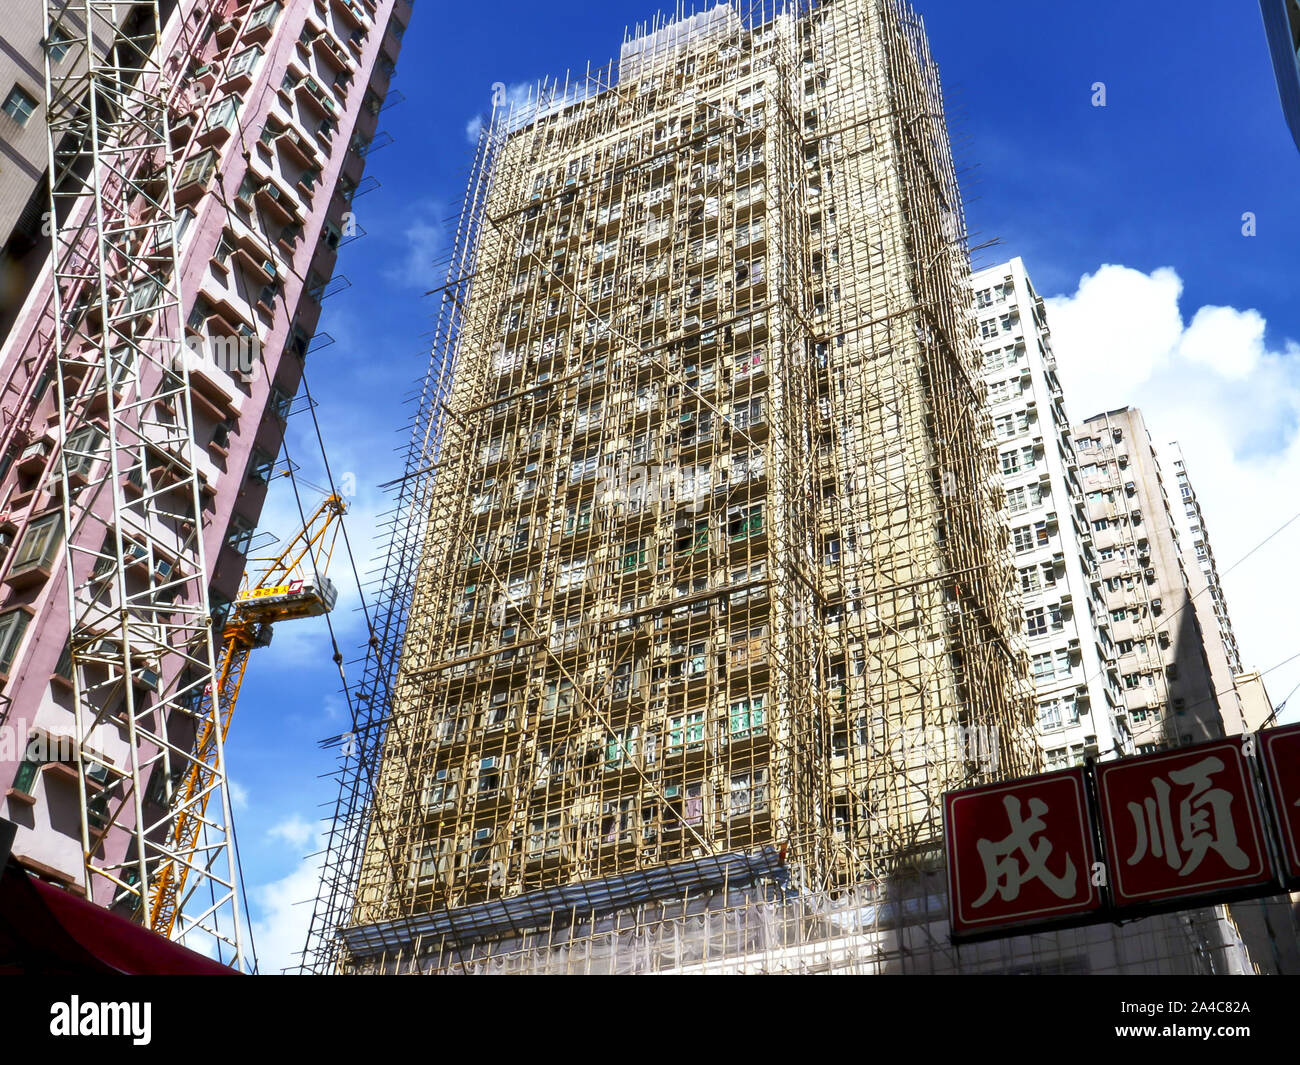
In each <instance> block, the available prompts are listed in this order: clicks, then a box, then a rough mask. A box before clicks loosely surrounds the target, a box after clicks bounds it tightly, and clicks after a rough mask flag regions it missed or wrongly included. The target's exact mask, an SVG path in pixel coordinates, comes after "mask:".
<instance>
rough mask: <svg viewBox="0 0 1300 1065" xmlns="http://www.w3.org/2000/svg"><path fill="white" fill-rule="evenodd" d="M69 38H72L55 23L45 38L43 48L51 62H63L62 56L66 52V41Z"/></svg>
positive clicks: (67, 46) (69, 39)
mask: <svg viewBox="0 0 1300 1065" xmlns="http://www.w3.org/2000/svg"><path fill="white" fill-rule="evenodd" d="M71 40H72V38H71V37H69V36H68V35H67V33H66V32H64V29H63V27H62V26H59V25H57V24H56V25H55V26H54V28H53V29H51V30H50V35H49V37H47V38H46V39H45V50H46V51H47V52H48V53H49V55H50V62H51V63H61V62H63V57H64V56H65V55H67V54H68V48H69V45H68V43H67V42H69V41H71Z"/></svg>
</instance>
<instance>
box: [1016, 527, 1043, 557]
mask: <svg viewBox="0 0 1300 1065" xmlns="http://www.w3.org/2000/svg"><path fill="white" fill-rule="evenodd" d="M1011 540H1012V543H1013V544H1014V545H1015V549H1016V551H1017V552H1021V551H1032V550H1033V549H1034V547H1035V546H1036V544H1037V541H1036V539H1035V537H1034V527H1033V526H1032V525H1021V526H1020V527H1019V528H1018V529H1013V530H1012V531H1011Z"/></svg>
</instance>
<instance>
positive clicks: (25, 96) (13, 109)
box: [4, 85, 36, 126]
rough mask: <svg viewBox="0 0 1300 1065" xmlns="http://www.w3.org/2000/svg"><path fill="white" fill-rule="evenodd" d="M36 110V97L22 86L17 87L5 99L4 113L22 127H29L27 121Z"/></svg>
mask: <svg viewBox="0 0 1300 1065" xmlns="http://www.w3.org/2000/svg"><path fill="white" fill-rule="evenodd" d="M35 110H36V97H35V96H33V95H32V94H31V93H29V92H28V91H27V90H26V89H24V88H23V87H22V86H21V85H15V86H14V87H13V88H12V89H10V90H9V95H8V96H6V97H5V102H4V112H5V114H6V115H8V116H9V117H10V118H12V119H13V120H14V121H15V122H17V123H18V124H19V125H20V126H25V125H27V120H28V119H29V118H31V117H32V114H33V112H35Z"/></svg>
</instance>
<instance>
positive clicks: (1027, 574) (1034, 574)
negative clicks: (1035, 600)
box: [1020, 566, 1043, 592]
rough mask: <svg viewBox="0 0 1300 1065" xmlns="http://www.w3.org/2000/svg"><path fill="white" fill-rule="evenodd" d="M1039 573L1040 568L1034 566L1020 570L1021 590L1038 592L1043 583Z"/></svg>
mask: <svg viewBox="0 0 1300 1065" xmlns="http://www.w3.org/2000/svg"><path fill="white" fill-rule="evenodd" d="M1038 573H1039V571H1038V569H1037V568H1036V567H1034V566H1030V567H1029V568H1028V569H1022V570H1021V571H1020V590H1021V591H1022V592H1036V591H1038V590H1039V589H1041V588H1042V586H1043V583H1042V580H1041V579H1040V578H1039V575H1038Z"/></svg>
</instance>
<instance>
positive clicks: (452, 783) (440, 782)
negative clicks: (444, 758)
mask: <svg viewBox="0 0 1300 1065" xmlns="http://www.w3.org/2000/svg"><path fill="white" fill-rule="evenodd" d="M459 791H460V786H459V785H458V784H457V783H456V777H455V774H454V773H453V772H452V770H450V769H447V768H443V769H435V770H434V771H433V772H432V773H430V774H429V775H428V776H427V777H426V778H425V782H424V805H425V807H426V808H427V809H430V810H437V809H440V808H441V807H443V806H444V805H447V804H449V803H454V802H455V801H456V797H457V795H458V794H459Z"/></svg>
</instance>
